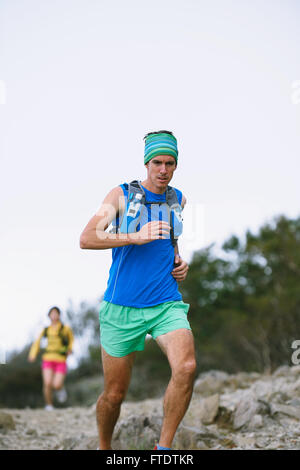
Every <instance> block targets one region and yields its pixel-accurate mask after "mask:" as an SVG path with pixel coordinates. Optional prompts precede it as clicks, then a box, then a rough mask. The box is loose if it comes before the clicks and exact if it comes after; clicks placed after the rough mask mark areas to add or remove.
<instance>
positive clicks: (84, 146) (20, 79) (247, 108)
mask: <svg viewBox="0 0 300 470" xmlns="http://www.w3.org/2000/svg"><path fill="white" fill-rule="evenodd" d="M299 13H300V6H299V2H298V1H297V0H281V1H278V0H236V1H234V0H198V1H197V0H181V1H179V0H151V2H149V1H145V0H126V2H125V1H123V0H115V1H111V0H51V1H50V0H44V1H40V0H27V1H24V0H19V1H18V0H14V1H10V0H6V1H5V0H2V1H1V0H0V139H1V140H0V143H1V146H0V152H1V176H0V178H1V179H0V187H1V214H0V215H1V232H0V256H1V270H0V284H1V287H0V288H1V292H0V296H1V297H0V299H1V300H0V301H1V330H0V344H2V345H3V344H4V345H5V348H7V349H8V350H9V349H11V348H12V347H18V348H21V347H22V346H23V345H24V343H25V342H26V341H28V340H31V339H32V338H33V337H34V335H36V334H37V333H38V332H39V330H40V328H41V326H42V325H44V324H47V317H46V314H47V311H48V309H49V307H50V306H52V305H53V304H57V305H59V306H60V307H61V308H62V309H63V310H64V309H65V308H66V307H67V306H68V302H69V299H72V301H73V302H74V304H75V305H78V303H79V302H80V301H83V300H87V301H89V302H96V301H97V299H99V297H100V296H101V295H102V294H103V292H104V290H105V288H106V282H107V278H108V270H109V267H110V262H111V250H106V251H84V250H80V249H79V236H80V233H81V231H82V230H83V228H84V226H85V225H86V223H87V222H88V220H89V219H90V217H92V216H93V215H94V213H95V211H96V210H97V209H98V208H99V206H100V204H101V202H102V200H103V198H104V196H105V195H106V193H107V192H108V191H109V190H110V189H111V188H112V187H114V186H116V185H118V184H120V183H122V182H125V181H130V180H132V179H136V178H138V179H142V178H144V177H145V175H146V172H145V169H144V166H143V151H144V143H143V136H144V135H145V134H146V133H147V132H149V131H152V130H159V129H169V130H172V131H173V132H174V134H175V136H176V137H177V139H178V148H179V162H178V163H179V165H178V168H177V170H176V173H175V176H174V179H173V180H172V182H171V184H172V185H173V186H176V187H178V188H179V189H181V190H182V191H183V193H184V194H185V195H186V197H187V200H188V205H187V207H186V214H185V223H186V227H185V231H184V237H183V239H182V241H181V242H180V245H179V246H180V251H181V253H182V256H183V257H185V259H187V260H188V261H189V259H190V257H191V254H192V251H193V250H195V249H199V248H202V247H204V246H207V245H208V244H210V243H212V242H216V243H217V244H220V243H222V242H223V241H225V239H227V238H228V237H229V236H230V235H231V234H236V235H238V236H243V235H244V233H245V231H246V229H250V230H253V231H255V232H256V230H257V229H258V228H259V227H260V226H261V224H263V223H264V222H266V221H268V220H271V219H272V218H273V217H274V216H275V215H279V214H285V215H286V216H288V217H297V216H299V212H300V211H299V150H300V131H299V122H300V81H299V80H300V63H299V44H300V28H299V20H300V14H299ZM192 221H193V223H192Z"/></svg>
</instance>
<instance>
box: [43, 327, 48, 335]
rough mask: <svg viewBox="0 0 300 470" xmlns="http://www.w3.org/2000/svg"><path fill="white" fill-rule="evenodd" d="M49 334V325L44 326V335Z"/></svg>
mask: <svg viewBox="0 0 300 470" xmlns="http://www.w3.org/2000/svg"><path fill="white" fill-rule="evenodd" d="M47 334H48V326H46V327H45V328H44V332H43V336H44V337H47Z"/></svg>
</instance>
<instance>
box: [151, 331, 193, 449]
mask: <svg viewBox="0 0 300 470" xmlns="http://www.w3.org/2000/svg"><path fill="white" fill-rule="evenodd" d="M156 341H157V343H158V345H159V346H160V348H161V349H162V350H163V352H164V353H165V354H166V356H167V358H168V361H169V364H170V367H171V370H172V376H171V379H170V382H169V384H168V387H167V390H166V393H165V396H164V405H163V407H164V419H163V424H162V430H161V435H160V440H159V445H161V446H163V447H171V445H172V441H173V438H174V436H175V433H176V430H177V427H178V426H179V424H180V422H181V420H182V418H183V417H184V415H185V412H186V410H187V409H188V406H189V403H190V400H191V397H192V393H193V384H194V378H195V371H196V359H195V347H194V338H193V334H192V332H191V330H188V329H184V328H182V329H178V330H174V331H170V332H168V333H166V334H163V335H160V336H158V337H157V338H156Z"/></svg>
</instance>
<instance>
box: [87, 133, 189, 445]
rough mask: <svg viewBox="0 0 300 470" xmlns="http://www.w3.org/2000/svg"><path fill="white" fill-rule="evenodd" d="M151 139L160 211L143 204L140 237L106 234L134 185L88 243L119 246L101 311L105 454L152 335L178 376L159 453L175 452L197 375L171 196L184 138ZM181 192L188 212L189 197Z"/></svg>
mask: <svg viewBox="0 0 300 470" xmlns="http://www.w3.org/2000/svg"><path fill="white" fill-rule="evenodd" d="M144 139H145V154H144V164H145V166H146V169H147V178H146V179H145V180H144V181H142V182H141V183H140V185H141V188H142V190H143V191H144V193H145V196H146V202H147V201H150V202H151V203H152V202H153V205H151V208H150V207H149V206H150V204H148V205H147V204H145V205H144V206H143V208H142V211H141V214H142V215H141V218H140V219H139V223H138V225H137V227H136V230H135V231H133V232H132V233H124V232H123V233H120V232H119V233H111V232H106V229H107V228H108V226H109V225H110V223H111V222H113V223H116V224H117V225H118V224H120V220H121V219H122V220H124V217H127V216H129V214H130V210H129V209H128V207H129V206H128V205H127V202H128V198H129V200H130V198H131V197H132V195H131V194H129V195H128V188H129V186H128V184H122V185H120V186H117V187H115V188H113V189H112V190H111V191H110V192H109V193H108V194H107V196H106V197H105V198H104V200H103V203H102V205H101V207H100V209H99V211H98V212H97V213H96V215H94V216H93V217H92V218H91V219H90V221H89V222H88V224H87V226H86V227H85V229H84V230H83V232H82V234H81V237H80V247H81V248H83V249H94V250H97V249H98V250H103V249H108V248H112V265H111V268H110V272H109V280H108V285H107V289H106V291H105V294H104V300H103V301H102V303H101V306H100V313H99V318H100V337H101V353H102V364H103V372H104V384H105V385H104V391H103V393H102V394H101V395H100V397H99V399H98V401H97V410H96V413H97V424H98V431H99V449H100V450H107V449H111V440H112V435H113V430H114V427H115V424H116V422H117V419H118V417H119V415H120V409H121V404H122V402H123V400H124V398H125V396H126V393H127V389H128V386H129V382H130V377H131V370H132V366H133V362H134V357H135V354H136V351H141V350H143V349H144V340H145V336H146V334H147V333H149V334H151V335H152V337H153V339H154V340H155V341H156V342H157V344H158V345H159V346H160V348H161V349H162V351H163V352H164V353H165V354H166V356H167V358H168V361H169V364H170V367H171V371H172V375H171V379H170V382H169V384H168V387H167V390H166V393H165V396H164V404H163V409H164V418H163V424H162V429H161V435H160V439H159V443H158V444H157V446H155V449H170V448H171V445H172V441H173V438H174V435H175V432H176V430H177V427H178V425H179V424H180V422H181V420H182V418H183V416H184V415H185V412H186V410H187V408H188V406H189V403H190V399H191V396H192V391H193V383H194V377H195V368H196V360H195V351H194V339H193V334H192V331H191V327H190V325H189V322H188V320H187V312H188V309H189V304H185V303H184V302H183V301H182V296H181V294H180V293H179V291H178V284H177V282H178V281H183V280H184V279H185V278H186V275H187V271H188V264H187V263H186V262H185V261H183V260H182V259H181V258H180V256H179V252H178V245H177V243H176V241H175V242H174V240H172V238H171V237H170V230H171V228H172V227H171V225H170V220H171V219H170V217H169V215H168V211H167V210H166V209H167V207H166V190H167V187H168V185H169V182H170V181H171V179H172V177H173V173H174V171H175V169H176V168H177V159H178V150H177V140H176V138H175V137H174V135H173V134H172V132H169V131H158V132H150V133H149V134H147V135H146V136H145V137H144ZM174 189H175V191H176V195H177V199H178V202H179V204H181V208H183V207H184V205H185V203H186V199H185V197H184V196H183V195H182V193H181V191H179V190H178V189H176V188H174ZM154 203H155V204H154ZM166 214H167V215H166ZM172 220H173V219H172ZM174 244H175V246H174ZM174 266H176V267H174Z"/></svg>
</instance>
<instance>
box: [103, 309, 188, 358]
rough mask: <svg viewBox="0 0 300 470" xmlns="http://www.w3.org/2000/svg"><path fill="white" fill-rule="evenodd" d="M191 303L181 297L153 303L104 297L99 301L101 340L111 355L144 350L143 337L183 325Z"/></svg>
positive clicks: (120, 355)
mask: <svg viewBox="0 0 300 470" xmlns="http://www.w3.org/2000/svg"><path fill="white" fill-rule="evenodd" d="M189 307H190V305H189V304H185V303H184V302H182V301H181V300H179V301H170V302H164V303H162V304H159V305H154V306H153V307H143V308H136V307H125V306H123V305H116V304H112V303H110V302H106V301H105V300H103V301H102V302H101V305H100V312H99V321H100V342H101V345H102V347H103V348H104V350H105V351H106V352H107V353H108V354H109V355H110V356H116V357H122V356H126V355H127V354H130V353H131V352H133V351H143V349H144V343H145V337H146V335H147V333H148V334H150V335H151V336H152V338H153V339H156V338H157V336H159V335H163V334H165V333H168V332H169V331H173V330H177V329H178V328H186V329H188V330H191V327H190V324H189V322H188V319H187V313H188V310H189Z"/></svg>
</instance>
